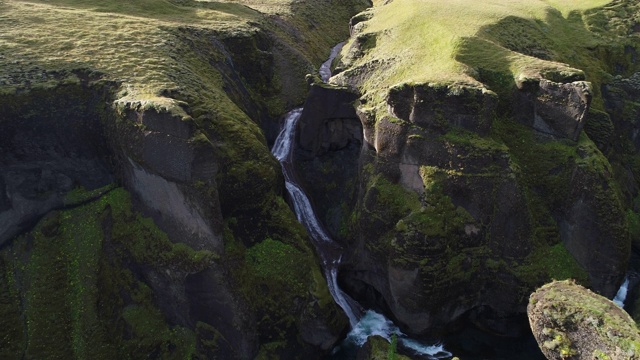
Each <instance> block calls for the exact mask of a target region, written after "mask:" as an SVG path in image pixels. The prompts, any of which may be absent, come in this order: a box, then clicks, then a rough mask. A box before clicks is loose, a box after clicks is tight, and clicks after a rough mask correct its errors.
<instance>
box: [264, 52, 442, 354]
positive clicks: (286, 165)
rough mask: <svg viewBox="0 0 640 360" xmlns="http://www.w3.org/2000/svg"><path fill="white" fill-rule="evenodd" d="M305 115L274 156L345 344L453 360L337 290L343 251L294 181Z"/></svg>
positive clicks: (325, 74)
mask: <svg viewBox="0 0 640 360" xmlns="http://www.w3.org/2000/svg"><path fill="white" fill-rule="evenodd" d="M342 45H343V44H338V45H337V46H336V47H334V48H333V49H332V51H331V57H330V58H329V60H327V61H326V62H325V63H324V64H322V67H321V69H320V74H321V77H322V80H323V81H325V82H326V81H328V79H329V78H330V77H331V69H330V67H331V62H332V61H333V58H335V56H336V55H337V54H338V52H339V51H340V49H341V48H342ZM302 111H303V109H302V108H297V109H294V110H292V111H290V112H289V113H288V114H286V116H285V121H284V125H283V128H282V130H281V132H280V134H279V135H278V137H277V139H276V141H275V143H274V146H273V148H272V150H271V152H272V154H273V155H274V156H275V157H276V158H277V159H278V161H280V164H281V165H282V172H283V174H284V178H285V185H286V188H287V192H288V193H289V196H290V199H291V202H292V203H293V208H294V212H295V214H296V217H297V218H298V221H300V223H301V224H302V225H304V226H305V228H306V229H307V231H308V232H309V235H310V237H311V239H312V241H313V244H314V245H315V247H316V250H317V251H318V253H319V254H320V256H321V259H322V267H323V269H324V273H325V277H326V279H327V285H328V288H329V292H330V293H331V295H332V296H333V299H334V300H335V301H336V303H337V304H338V306H340V308H342V310H343V311H344V313H345V314H346V315H347V317H348V318H349V324H350V325H351V331H350V332H349V334H348V335H347V338H346V340H345V342H347V343H349V342H350V343H352V344H355V345H356V346H362V345H363V344H364V343H366V341H367V338H368V337H369V336H374V335H377V336H381V337H383V338H385V339H387V341H391V339H392V337H393V336H396V337H397V339H398V342H399V343H400V344H402V345H403V346H404V347H406V348H408V349H411V350H412V351H413V352H415V353H416V354H417V355H422V356H424V357H427V358H429V359H444V358H449V357H451V353H449V352H447V351H446V350H445V349H444V347H443V346H442V345H441V344H437V345H425V344H422V343H420V342H418V341H416V340H413V339H410V338H408V337H407V336H406V335H405V334H403V333H402V332H401V331H400V329H399V328H398V327H397V326H396V325H395V324H393V322H392V321H391V320H389V319H387V318H386V317H384V315H382V314H379V313H377V312H375V311H372V310H368V311H364V309H363V308H362V307H361V306H360V304H358V303H357V302H356V301H355V300H353V299H352V298H351V297H350V296H349V295H347V294H346V293H344V292H343V291H342V290H341V289H340V287H339V286H338V266H339V265H340V260H341V250H342V249H341V247H340V245H339V244H337V243H336V242H335V241H333V239H331V237H330V236H329V235H328V234H327V232H326V231H325V229H324V227H323V226H322V224H321V223H320V221H319V220H318V218H317V216H316V214H315V211H314V210H313V206H312V204H311V201H310V200H309V197H308V196H307V195H306V194H305V192H304V191H303V190H302V188H301V187H300V186H299V185H298V184H297V182H296V181H295V174H294V171H293V166H292V164H291V161H292V151H293V142H294V139H295V129H296V126H297V123H298V120H299V119H300V116H301V115H302Z"/></svg>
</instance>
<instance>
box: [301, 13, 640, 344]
mask: <svg viewBox="0 0 640 360" xmlns="http://www.w3.org/2000/svg"><path fill="white" fill-rule="evenodd" d="M622 2H623V3H625V4H626V2H624V1H622ZM408 3H409V2H403V1H395V2H393V3H380V4H379V5H377V6H376V7H374V8H373V9H370V10H368V11H367V12H365V13H362V14H360V15H358V16H356V17H354V18H353V20H352V27H351V30H352V35H351V40H350V41H349V42H348V43H347V44H346V45H345V49H348V50H347V51H346V52H343V54H342V58H341V61H342V63H341V64H338V66H337V69H338V70H339V71H340V72H339V73H338V74H337V75H336V76H334V77H333V78H332V81H333V82H335V84H338V85H341V86H345V87H348V88H349V89H350V91H353V92H357V93H359V94H360V97H359V98H358V99H357V101H356V102H355V103H354V106H355V107H356V114H357V116H358V117H359V119H360V121H361V123H362V129H363V130H362V131H363V142H364V143H363V146H362V149H361V152H360V155H359V159H358V161H357V164H358V166H359V171H358V173H357V177H355V176H354V177H353V178H352V179H351V181H356V182H357V195H356V197H355V202H354V203H355V205H349V203H345V204H344V206H342V208H343V209H346V211H345V210H343V213H345V212H346V213H347V214H348V216H347V217H346V218H345V220H343V224H344V225H341V226H340V229H345V230H344V231H342V232H341V233H340V235H341V238H342V239H343V241H345V242H346V243H348V244H349V254H348V255H349V256H348V257H345V259H346V262H345V265H344V269H342V271H341V273H340V281H341V284H342V285H343V287H344V288H345V289H346V290H347V292H349V293H351V294H352V295H353V296H354V297H355V298H356V299H358V300H359V301H361V302H362V303H363V304H364V305H365V306H367V307H372V308H377V309H380V310H381V311H385V312H386V313H387V314H388V315H389V316H390V317H391V318H393V319H394V321H395V320H397V323H398V324H399V326H401V328H402V329H403V331H406V332H407V333H410V334H427V333H428V334H430V335H433V334H437V333H439V332H448V331H450V330H452V329H454V328H455V326H456V323H457V322H458V321H460V322H464V321H466V320H468V321H470V322H472V323H474V324H475V325H476V326H478V327H479V328H481V329H484V330H487V331H490V332H492V333H494V334H500V335H503V336H513V335H516V334H522V333H526V332H527V331H528V329H527V328H526V326H522V323H523V320H524V313H525V308H526V302H525V301H524V299H525V298H526V297H527V296H528V294H530V293H531V291H532V290H533V289H534V288H535V287H537V286H540V285H541V284H543V283H545V282H548V281H549V280H550V279H552V278H556V279H565V278H575V279H578V281H580V282H581V283H583V284H588V285H589V286H590V287H591V288H592V289H593V290H594V291H596V292H597V293H600V294H602V295H604V296H607V297H612V296H613V295H614V294H615V291H616V289H617V286H618V285H619V284H620V283H621V281H622V278H623V275H624V273H625V272H626V268H627V265H628V263H629V256H630V252H631V246H630V238H629V232H628V224H629V222H628V218H631V216H632V214H630V213H629V212H628V211H627V210H626V209H627V208H628V207H629V204H630V202H631V201H630V200H632V199H633V198H635V194H637V182H636V180H635V179H636V177H635V176H634V175H633V174H634V173H635V172H634V170H632V168H633V166H631V162H633V161H635V160H630V161H631V162H629V163H627V164H628V165H625V166H622V168H619V165H620V164H618V163H616V161H617V160H616V159H619V158H616V156H617V155H614V153H612V152H611V149H614V148H615V144H613V143H612V142H613V139H614V136H622V133H623V131H621V130H620V129H621V128H619V127H617V126H616V122H617V121H615V120H614V116H613V115H612V114H613V112H612V111H609V110H607V111H603V110H604V109H602V104H603V100H605V101H604V102H606V101H607V100H606V99H607V97H608V96H610V97H611V98H612V100H611V101H609V103H611V106H612V107H614V106H615V108H618V109H620V108H625V107H626V108H627V109H628V108H630V107H633V106H634V105H633V104H631V102H633V100H631V99H630V98H629V97H627V96H626V95H625V96H623V98H624V99H626V100H625V101H624V104H625V105H621V102H620V101H616V100H615V99H616V96H618V95H617V94H621V90H619V89H624V92H625V93H626V92H628V91H629V86H628V84H627V83H626V82H625V84H626V85H625V86H626V87H623V86H622V81H618V83H620V88H616V90H614V91H611V93H615V94H616V95H607V94H605V91H603V92H602V94H601V92H600V85H601V84H602V81H603V79H602V78H600V77H598V76H594V78H595V79H596V80H597V81H598V83H595V82H594V83H593V84H592V83H590V82H587V81H585V80H586V79H591V77H590V76H593V73H590V74H587V75H585V72H583V71H580V70H577V69H576V68H571V67H570V66H569V65H566V64H560V63H557V62H556V63H552V62H547V60H554V61H557V60H556V59H555V58H554V57H553V56H554V52H555V51H561V50H560V49H557V48H555V47H554V46H555V45H554V43H553V41H552V40H549V39H547V38H546V37H547V36H548V35H545V34H544V31H545V29H538V27H539V24H537V23H536V21H537V20H536V21H533V20H531V19H527V20H525V19H516V20H517V21H516V20H514V19H510V18H505V19H504V20H501V21H500V22H499V24H498V25H491V26H487V27H486V28H482V29H481V31H480V32H479V34H478V39H476V40H478V42H477V44H476V45H478V44H480V45H478V46H480V47H484V48H490V47H492V46H495V47H496V48H495V50H496V51H495V54H503V55H504V56H505V58H504V62H493V61H490V60H489V59H488V58H491V59H494V58H492V57H491V56H493V54H492V55H489V54H486V53H485V51H486V49H484V48H483V49H476V48H473V49H471V46H473V45H474V44H475V43H474V42H473V41H471V40H469V39H464V41H463V44H462V45H460V49H459V51H460V54H456V55H455V60H456V61H459V62H462V63H464V64H465V65H466V66H468V68H465V69H466V70H465V73H464V76H452V77H453V78H454V79H455V81H454V80H452V81H450V82H447V81H442V82H429V81H428V79H427V80H424V81H420V80H416V79H420V76H421V75H422V73H421V72H420V68H419V67H416V66H415V63H414V62H410V61H405V60H406V59H405V58H404V57H403V56H396V55H397V54H395V53H393V55H391V54H390V48H393V45H392V44H395V43H394V42H393V41H394V39H397V38H401V37H402V36H404V35H406V34H405V33H404V32H410V30H409V29H407V27H406V26H405V24H404V23H400V24H395V23H393V21H392V20H391V19H395V17H394V16H395V14H398V13H400V11H399V9H403V6H405V5H406V6H409V5H407V4H408ZM391 9H395V10H396V11H397V12H396V13H394V15H391V14H390V13H385V11H392V10H391ZM407 13H410V11H408V12H407ZM595 13H596V10H594V12H593V14H595ZM404 15H406V14H404ZM590 15H591V13H590ZM553 17H554V19H555V17H556V14H553ZM594 17H595V15H594ZM409 18H410V17H409ZM403 19H405V18H404V17H403ZM405 20H407V19H405ZM559 21H560V20H559ZM585 21H586V20H585ZM511 23H513V24H516V25H514V31H516V30H515V29H516V28H517V29H522V25H523V24H524V25H526V26H531V27H532V29H533V30H532V31H534V30H535V34H534V33H532V34H531V36H532V39H535V41H534V40H531V39H529V40H531V41H532V42H533V43H532V44H529V43H527V42H526V41H525V43H523V44H520V43H518V42H517V41H516V43H514V41H513V36H511V35H512V33H511V30H510V29H509V28H508V27H509V26H510V25H509V24H511ZM383 26H388V28H387V27H385V28H384V30H380V28H381V27H383ZM393 26H396V27H393ZM443 26H444V25H443ZM447 26H448V25H447ZM549 26H552V25H551V23H550V24H549ZM518 31H519V30H518ZM527 31H529V30H527ZM538 32H540V33H539V34H538ZM541 39H542V40H541ZM529 40H527V41H529ZM547 40H549V41H547ZM523 41H524V40H523ZM624 41H625V40H621V43H618V44H616V45H615V47H616V48H615V50H611V51H612V52H614V51H618V52H619V51H620V49H623V48H624V46H625V45H623V44H624ZM467 43H468V44H467ZM464 44H467V45H464ZM467 46H468V48H466V47H467ZM507 49H509V50H507ZM492 50H493V48H492ZM534 50H535V51H534ZM538 50H540V51H538ZM565 50H566V49H565ZM407 52H408V53H410V52H411V51H410V49H409V50H407ZM516 52H517V53H516ZM418 53H419V52H418ZM467 53H469V54H476V55H477V56H476V57H472V56H470V57H469V58H467V57H466V56H467ZM421 54H423V55H428V54H426V53H421ZM536 54H541V56H542V55H544V56H542V58H540V59H533V58H532V56H534V55H536ZM625 54H627V52H626V50H625ZM485 55H486V56H487V57H485ZM496 56H497V57H500V56H502V55H500V56H498V55H496ZM625 56H626V55H625ZM516 58H517V59H519V60H515V59H516ZM623 58H624V59H626V57H623V56H622V55H621V56H620V59H623ZM494 60H495V59H494ZM520 60H521V61H522V62H520V63H518V64H515V63H511V61H515V62H517V61H520ZM501 61H502V60H501ZM607 61H609V60H607ZM616 61H618V60H616ZM620 61H623V60H620ZM506 63H509V64H510V65H509V66H505V64H506ZM399 64H400V65H399ZM607 64H608V63H607ZM607 64H605V60H604V59H603V62H602V64H601V63H597V64H593V63H589V66H591V68H590V70H591V71H593V68H598V69H600V68H602V69H609V67H608V66H609V65H607ZM401 65H406V66H407V68H410V69H411V70H412V71H415V74H413V73H412V74H411V75H406V78H401V77H400V75H398V74H402V75H405V74H406V72H405V71H406V69H405V68H402V66H401ZM578 65H582V64H581V63H578ZM578 65H576V66H577V67H579V66H578ZM425 66H427V65H425ZM510 66H511V67H510ZM572 66H573V64H572ZM628 66H629V68H630V69H631V68H633V67H634V65H628ZM635 66H637V64H636V65H635ZM612 68H613V67H612ZM387 70H388V71H389V76H390V78H392V79H393V81H394V83H391V84H390V83H389V81H386V79H385V78H381V79H378V78H377V77H378V76H381V74H385V71H387ZM585 71H586V70H585ZM597 71H599V70H597ZM597 71H596V73H597ZM465 76H466V77H465ZM435 77H436V78H437V76H435ZM619 80H621V79H619ZM608 86H609V85H608ZM610 86H611V88H612V89H613V85H610ZM605 90H606V88H605ZM631 93H633V90H631ZM633 114H635V112H633ZM584 129H586V130H587V131H586V134H585V131H583V130H584ZM592 134H594V135H595V134H598V136H593V138H591V137H592ZM625 136H627V135H625ZM321 138H322V139H329V138H331V136H330V135H323V136H322V137H321ZM307 139H308V138H307ZM299 140H300V142H299V146H300V148H302V149H306V150H307V151H306V154H308V155H309V156H312V155H313V154H314V152H313V151H311V149H316V148H319V147H318V146H317V145H313V146H312V145H309V144H319V143H321V142H322V141H325V140H314V142H312V141H309V140H304V139H303V138H302V137H301V138H300V139H299ZM326 142H327V143H328V141H326ZM625 146H626V145H625ZM607 151H609V152H607ZM301 152H302V153H305V152H304V151H302V150H301ZM632 153H633V154H635V153H636V151H635V150H634V151H632ZM616 154H619V153H616ZM630 155H631V154H630ZM633 156H635V155H633ZM629 159H630V158H629ZM305 161H306V162H307V163H312V162H314V161H318V162H319V157H316V158H315V159H310V160H307V159H305ZM625 161H626V160H625ZM334 162H335V160H334ZM354 163H356V162H355V161H354ZM332 176H333V175H332ZM321 179H322V178H321V177H314V178H313V181H308V183H307V188H308V190H309V191H310V193H311V195H312V198H313V200H314V201H315V202H316V203H320V204H322V203H324V202H325V200H319V199H321V198H322V194H323V193H326V190H325V186H324V184H323V182H324V183H326V182H327V181H326V180H324V181H323V180H321ZM624 179H626V180H624ZM621 180H622V181H621ZM625 182H626V183H627V184H628V186H627V187H628V189H629V193H630V194H634V195H632V196H630V199H625V198H624V197H623V196H621V195H622V192H620V191H619V190H620V185H621V184H624V183H625ZM341 183H345V184H348V183H349V180H348V179H347V180H346V181H345V180H343V181H342V182H341ZM623 188H624V187H623ZM317 208H318V209H319V210H320V217H321V218H330V217H331V215H330V210H328V209H329V207H326V206H324V207H323V206H317ZM634 211H635V210H634ZM625 212H626V214H625ZM633 216H634V218H632V219H636V220H637V219H640V218H638V217H635V216H636V215H635V212H634V214H633ZM638 223H640V222H638ZM330 227H331V226H330ZM639 228H640V227H639ZM638 234H640V232H638Z"/></svg>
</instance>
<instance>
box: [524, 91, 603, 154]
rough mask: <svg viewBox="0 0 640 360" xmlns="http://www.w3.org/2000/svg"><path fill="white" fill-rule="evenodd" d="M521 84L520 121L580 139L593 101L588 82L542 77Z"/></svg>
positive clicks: (545, 131) (558, 134) (543, 131)
mask: <svg viewBox="0 0 640 360" xmlns="http://www.w3.org/2000/svg"><path fill="white" fill-rule="evenodd" d="M518 85H519V91H516V95H515V101H514V102H515V106H514V108H515V109H516V110H514V112H515V116H516V118H517V119H518V120H519V121H521V122H522V123H523V124H526V125H528V126H531V127H533V128H534V129H536V130H537V131H540V132H542V133H545V134H551V135H554V136H559V137H565V138H569V139H572V140H574V141H575V140H578V136H579V135H580V132H581V131H582V128H583V127H584V124H585V122H586V118H587V115H588V112H589V105H590V104H591V98H592V94H591V88H590V84H589V83H588V82H584V81H576V82H571V83H557V82H553V81H550V80H546V79H540V80H530V81H528V82H521V83H519V84H518Z"/></svg>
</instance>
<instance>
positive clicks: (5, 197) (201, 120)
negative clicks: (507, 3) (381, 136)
mask: <svg viewBox="0 0 640 360" xmlns="http://www.w3.org/2000/svg"><path fill="white" fill-rule="evenodd" d="M367 5H368V3H367V2H366V1H365V2H363V1H346V2H341V3H340V4H332V3H328V2H313V3H300V2H294V1H277V2H273V1H271V2H259V1H258V2H257V1H247V2H243V3H238V2H235V3H226V2H224V3H222V2H194V1H139V2H133V3H129V2H119V1H116V2H108V3H104V2H95V3H92V2H77V1H73V0H69V1H64V0H61V1H54V2H50V1H47V2H22V1H5V2H0V12H2V14H3V16H2V18H1V19H0V32H1V33H2V34H3V35H2V38H1V39H0V69H1V70H0V94H1V97H0V149H1V150H0V188H1V189H0V193H1V194H2V195H0V246H2V248H1V249H0V259H1V260H0V274H1V275H0V279H1V281H2V289H3V291H2V293H1V295H0V296H1V301H0V305H1V308H0V313H2V314H3V315H4V316H3V319H2V324H3V327H2V330H1V333H0V338H2V339H3V341H2V342H3V344H6V345H7V346H2V349H1V350H0V351H1V352H2V356H1V357H2V358H23V357H33V358H58V357H60V358H69V357H75V358H192V357H198V358H253V357H256V356H262V357H273V356H275V357H307V356H318V355H319V354H321V353H322V352H323V351H326V350H328V349H329V348H330V347H331V346H332V345H333V343H334V342H335V341H336V340H337V339H338V337H339V335H340V333H341V332H342V330H343V328H344V326H345V325H346V319H345V318H344V317H343V316H342V314H341V313H340V311H339V309H338V308H337V306H336V305H335V304H334V303H333V302H332V301H331V297H330V295H329V292H328V290H327V285H326V282H325V280H324V279H323V277H322V274H321V272H320V268H319V266H318V263H317V259H316V256H315V254H314V253H313V252H312V250H311V248H310V246H309V244H308V241H307V234H306V232H305V230H304V228H302V226H301V225H299V224H298V223H297V222H296V219H295V216H294V215H293V213H292V212H291V210H290V209H289V207H288V206H287V204H286V203H285V202H284V200H283V198H282V191H283V187H284V186H283V179H282V175H281V172H280V166H279V164H278V163H277V161H276V160H275V159H274V158H273V157H272V156H271V154H270V152H269V149H268V143H269V141H270V140H272V139H273V137H274V136H275V132H276V130H277V127H278V116H279V115H280V114H282V113H284V111H285V109H287V108H289V107H291V106H293V105H295V104H299V103H301V102H302V101H303V100H304V97H305V93H306V83H305V80H304V76H305V74H307V73H309V72H312V71H314V68H315V67H316V66H317V65H319V63H320V62H321V60H322V59H323V58H324V57H325V56H326V55H327V53H328V51H329V49H330V48H331V46H332V45H333V44H334V43H336V42H338V41H339V40H340V39H341V38H344V37H346V36H347V28H346V25H345V27H343V28H340V27H336V26H334V22H341V23H344V24H347V22H348V19H349V17H350V16H351V15H353V14H354V13H356V12H357V11H360V10H362V9H364V7H365V6H367ZM71 24H72V25H71Z"/></svg>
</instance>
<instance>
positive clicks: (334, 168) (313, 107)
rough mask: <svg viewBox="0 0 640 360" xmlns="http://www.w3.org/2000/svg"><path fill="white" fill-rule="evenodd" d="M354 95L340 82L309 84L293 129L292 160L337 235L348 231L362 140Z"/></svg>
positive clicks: (323, 216) (325, 221)
mask: <svg viewBox="0 0 640 360" xmlns="http://www.w3.org/2000/svg"><path fill="white" fill-rule="evenodd" d="M356 100H357V95H356V94H354V93H353V92H351V91H348V90H347V89H344V88H339V87H333V86H330V85H326V84H313V85H312V86H311V89H310V91H309V97H308V98H307V100H306V102H305V105H304V110H303V111H302V114H301V117H300V120H299V126H298V129H297V132H296V139H297V141H296V144H297V148H296V151H295V152H294V163H295V164H296V166H297V167H298V172H297V173H298V176H299V177H300V179H301V180H302V183H303V184H304V186H305V189H306V190H307V192H308V193H309V194H310V196H311V198H312V199H314V202H315V206H316V212H317V213H318V214H319V215H320V218H321V219H323V222H324V223H325V224H326V226H327V229H328V230H329V232H330V233H331V234H332V235H333V236H334V237H335V238H337V239H340V238H343V237H344V236H345V234H346V232H347V231H348V227H347V225H346V224H345V222H344V221H345V217H346V216H347V214H348V213H349V212H350V211H351V209H353V206H354V205H355V195H356V181H355V178H357V174H358V162H359V157H360V151H361V148H362V144H363V139H362V136H363V134H362V124H361V123H360V120H359V118H358V116H357V114H356V111H355V107H354V102H355V101H356Z"/></svg>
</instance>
